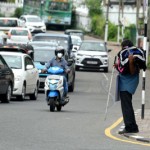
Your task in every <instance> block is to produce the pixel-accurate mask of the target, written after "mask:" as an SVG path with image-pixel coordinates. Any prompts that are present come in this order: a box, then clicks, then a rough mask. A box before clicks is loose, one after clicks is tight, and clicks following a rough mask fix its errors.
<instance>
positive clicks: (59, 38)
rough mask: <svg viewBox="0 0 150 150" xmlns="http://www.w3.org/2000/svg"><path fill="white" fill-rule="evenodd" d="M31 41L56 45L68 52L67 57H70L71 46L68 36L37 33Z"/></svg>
mask: <svg viewBox="0 0 150 150" xmlns="http://www.w3.org/2000/svg"><path fill="white" fill-rule="evenodd" d="M32 41H47V42H51V43H53V42H54V43H57V44H58V45H61V46H63V47H64V48H65V49H66V51H67V52H68V56H69V57H71V52H72V46H73V44H72V40H71V36H70V35H65V34H50V33H38V34H36V35H34V36H33V38H32Z"/></svg>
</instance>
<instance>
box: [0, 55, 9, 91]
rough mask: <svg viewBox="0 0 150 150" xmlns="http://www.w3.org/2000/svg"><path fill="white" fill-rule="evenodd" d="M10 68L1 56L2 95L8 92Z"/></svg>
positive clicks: (0, 78) (0, 83)
mask: <svg viewBox="0 0 150 150" xmlns="http://www.w3.org/2000/svg"><path fill="white" fill-rule="evenodd" d="M8 71H9V70H8V66H7V65H6V63H5V62H4V59H3V58H2V56H1V55H0V94H4V93H5V92H6V90H7V86H8V81H7V73H8Z"/></svg>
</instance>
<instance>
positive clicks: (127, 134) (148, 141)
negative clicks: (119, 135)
mask: <svg viewBox="0 0 150 150" xmlns="http://www.w3.org/2000/svg"><path fill="white" fill-rule="evenodd" d="M123 135H124V136H125V137H127V138H131V139H134V140H137V141H141V142H146V143H150V139H149V138H144V137H142V136H138V135H135V134H131V133H125V134H123Z"/></svg>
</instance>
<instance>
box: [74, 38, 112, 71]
mask: <svg viewBox="0 0 150 150" xmlns="http://www.w3.org/2000/svg"><path fill="white" fill-rule="evenodd" d="M110 51H111V50H108V49H107V47H106V44H105V43H104V42H103V41H92V40H88V41H87V40H84V41H83V42H82V43H81V45H80V47H79V49H78V51H77V52H76V70H79V69H87V70H101V69H103V70H104V71H105V72H108V67H109V59H108V52H110Z"/></svg>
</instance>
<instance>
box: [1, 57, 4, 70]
mask: <svg viewBox="0 0 150 150" xmlns="http://www.w3.org/2000/svg"><path fill="white" fill-rule="evenodd" d="M3 68H4V62H3V60H2V58H1V57H0V69H3Z"/></svg>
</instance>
